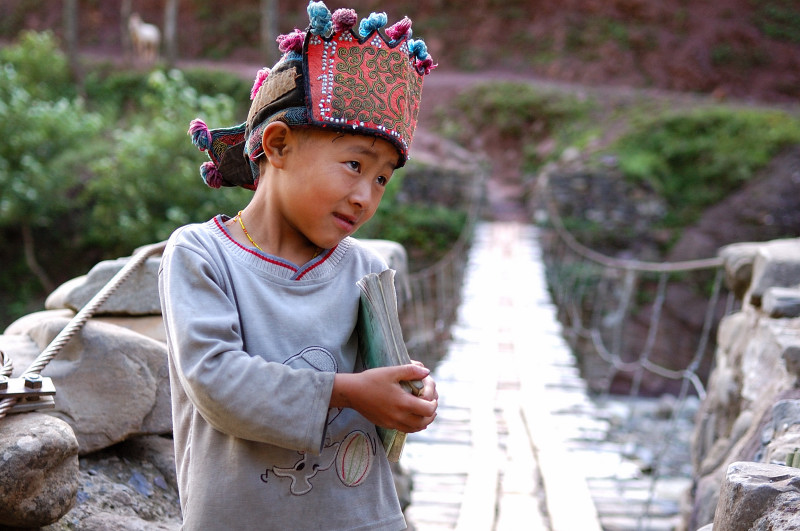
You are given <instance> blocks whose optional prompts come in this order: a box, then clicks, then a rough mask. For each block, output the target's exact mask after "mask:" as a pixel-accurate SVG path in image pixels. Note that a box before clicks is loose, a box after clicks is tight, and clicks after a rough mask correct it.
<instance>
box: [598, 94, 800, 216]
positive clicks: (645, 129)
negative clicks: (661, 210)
mask: <svg viewBox="0 0 800 531" xmlns="http://www.w3.org/2000/svg"><path fill="white" fill-rule="evenodd" d="M799 142H800V119H798V118H797V117H795V116H792V115H789V114H786V113H783V112H778V111H756V110H749V109H746V110H740V109H729V108H721V107H715V108H709V109H699V110H694V111H688V112H676V113H667V114H664V115H661V116H658V117H656V118H654V119H651V120H645V121H642V122H641V123H639V124H638V125H636V126H635V127H634V128H633V129H632V130H631V131H629V132H628V133H627V134H625V135H624V136H623V137H621V138H620V139H619V140H618V141H617V142H616V144H615V145H614V146H613V147H612V148H611V149H610V151H612V152H614V153H616V155H617V157H618V159H619V167H620V169H621V170H622V172H623V173H624V174H625V175H626V176H627V177H628V178H630V179H633V180H635V181H645V182H646V183H648V184H649V185H650V186H651V187H652V188H653V189H655V190H656V191H657V192H658V193H659V194H660V195H661V196H662V197H663V198H665V199H666V201H667V204H668V206H669V210H670V214H669V216H668V219H667V220H666V222H667V224H669V225H672V226H685V225H687V224H689V223H691V222H693V221H694V220H695V219H696V218H697V217H698V216H699V214H700V213H701V212H702V210H703V209H704V208H706V207H708V206H710V205H713V204H715V203H716V202H718V201H719V200H721V199H723V198H724V197H725V196H727V195H728V194H730V193H731V192H733V191H735V190H736V189H737V188H738V187H740V186H741V185H742V184H744V183H745V182H747V181H748V180H749V179H750V178H751V177H752V176H753V175H754V174H755V172H756V171H757V170H758V169H760V168H761V167H763V166H765V165H766V164H767V163H768V162H769V161H770V159H772V157H773V156H775V155H776V154H777V153H778V151H779V150H780V149H782V148H783V147H785V146H787V145H789V144H794V143H799Z"/></svg>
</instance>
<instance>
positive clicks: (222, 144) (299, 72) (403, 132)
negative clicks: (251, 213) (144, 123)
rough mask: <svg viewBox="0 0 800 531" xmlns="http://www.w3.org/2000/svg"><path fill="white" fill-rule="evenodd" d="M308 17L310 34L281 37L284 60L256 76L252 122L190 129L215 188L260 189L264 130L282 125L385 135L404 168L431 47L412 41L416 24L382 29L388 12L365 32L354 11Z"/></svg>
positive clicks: (317, 8)
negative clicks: (278, 122) (205, 154)
mask: <svg viewBox="0 0 800 531" xmlns="http://www.w3.org/2000/svg"><path fill="white" fill-rule="evenodd" d="M308 14H309V26H308V28H307V30H306V31H300V30H295V31H294V32H292V33H290V34H288V35H281V36H280V37H278V43H279V48H280V50H281V52H283V54H284V55H283V57H282V58H281V60H280V61H278V63H277V64H276V65H275V67H274V68H272V69H271V70H270V69H268V68H262V69H261V70H259V72H258V74H257V75H256V80H255V83H254V85H253V89H252V91H251V99H252V104H251V106H250V111H249V113H248V116H247V121H246V122H245V123H243V124H241V125H238V126H235V127H231V128H225V129H213V130H209V129H208V127H207V126H206V125H205V123H204V122H202V120H199V119H195V120H193V121H192V123H191V124H190V128H189V134H190V135H191V136H192V142H193V143H194V144H195V145H196V146H197V147H198V148H199V149H200V150H203V151H207V152H208V155H209V158H210V159H211V160H210V162H206V163H205V164H203V165H202V166H201V169H200V173H201V175H202V177H203V180H204V181H205V182H206V184H208V185H209V186H211V187H212V188H219V187H220V186H243V187H245V188H249V189H255V188H256V186H257V185H258V163H257V160H258V158H259V157H260V156H261V155H262V154H263V147H262V146H261V138H262V134H263V130H264V128H265V127H266V125H268V124H269V123H271V122H274V121H276V120H281V121H283V122H285V123H287V124H289V125H302V126H312V127H319V128H326V129H329V130H334V131H341V132H348V133H356V134H367V135H374V136H378V137H380V138H384V139H385V140H387V141H389V142H390V143H391V144H392V145H394V146H395V148H396V149H397V151H398V153H399V155H400V158H399V162H398V166H402V165H404V164H405V162H406V160H407V159H408V152H409V149H410V147H411V141H412V137H413V135H414V130H415V128H416V124H417V116H418V114H419V102H420V98H421V95H422V85H423V77H424V76H425V75H427V74H429V73H430V71H431V70H433V69H434V68H435V67H436V65H435V64H434V63H433V60H432V58H431V57H430V55H429V54H428V52H427V48H426V46H425V43H424V42H423V41H422V40H415V39H412V38H411V36H412V32H411V20H409V19H408V18H407V17H405V18H403V19H402V20H401V21H399V22H397V23H396V24H394V25H392V26H390V27H388V28H386V30H385V32H381V31H379V30H380V29H381V28H383V27H384V26H385V25H386V23H387V17H386V14H385V13H372V14H371V15H370V16H369V17H368V18H365V19H362V20H361V23H360V24H359V26H358V29H357V30H356V29H354V26H355V23H356V21H357V20H358V17H357V15H356V12H355V11H354V10H352V9H338V10H337V11H335V12H334V13H333V14H331V12H330V11H329V10H328V8H327V7H326V6H325V4H324V3H323V2H314V1H312V2H310V3H309V5H308Z"/></svg>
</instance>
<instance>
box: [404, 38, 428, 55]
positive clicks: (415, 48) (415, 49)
mask: <svg viewBox="0 0 800 531" xmlns="http://www.w3.org/2000/svg"><path fill="white" fill-rule="evenodd" d="M408 52H409V53H410V54H411V55H414V56H416V57H417V58H418V59H420V60H425V59H427V58H428V47H427V46H426V45H425V41H423V40H422V39H409V40H408Z"/></svg>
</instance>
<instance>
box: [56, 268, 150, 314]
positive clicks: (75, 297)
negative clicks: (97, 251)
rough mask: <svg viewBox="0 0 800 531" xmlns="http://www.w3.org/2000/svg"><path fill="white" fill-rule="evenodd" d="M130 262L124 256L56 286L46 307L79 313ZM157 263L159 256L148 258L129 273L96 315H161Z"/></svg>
mask: <svg viewBox="0 0 800 531" xmlns="http://www.w3.org/2000/svg"><path fill="white" fill-rule="evenodd" d="M129 260H130V258H129V257H125V258H117V259H116V260H105V261H103V262H100V263H98V264H97V265H95V266H94V267H93V268H92V269H91V270H90V271H89V273H88V274H87V275H84V276H81V277H77V278H74V279H72V280H69V281H67V282H65V283H64V284H62V285H61V286H60V287H58V288H57V289H56V290H55V291H54V292H53V293H51V294H50V296H49V297H47V300H46V301H45V308H47V309H48V310H54V309H60V308H69V309H71V310H74V311H78V310H80V309H81V308H83V306H84V305H86V303H87V302H89V301H90V300H91V299H92V297H94V296H95V295H96V294H97V293H98V292H99V291H100V290H101V289H103V287H105V285H106V284H107V283H108V281H109V280H111V278H112V277H113V276H114V275H116V274H117V272H118V271H119V270H120V269H122V268H123V267H124V266H125V264H126V263H127V262H128V261H129ZM160 264H161V257H160V256H157V257H153V258H148V259H147V260H146V261H145V262H144V264H143V265H141V266H140V267H138V268H136V269H135V270H134V271H133V272H131V274H130V276H129V277H128V278H127V279H125V281H124V282H122V283H121V284H120V285H119V287H118V288H117V289H116V290H115V291H114V293H112V294H111V296H110V297H109V298H108V299H107V300H106V301H105V302H104V303H103V304H102V306H100V308H99V309H98V311H97V312H95V314H96V315H159V314H160V313H161V304H160V302H159V299H158V267H159V265H160Z"/></svg>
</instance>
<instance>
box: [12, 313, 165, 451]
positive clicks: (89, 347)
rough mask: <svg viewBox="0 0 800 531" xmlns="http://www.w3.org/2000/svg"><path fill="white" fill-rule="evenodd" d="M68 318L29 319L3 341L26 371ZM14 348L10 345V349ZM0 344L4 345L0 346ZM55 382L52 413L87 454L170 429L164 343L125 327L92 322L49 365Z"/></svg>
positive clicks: (19, 369)
mask: <svg viewBox="0 0 800 531" xmlns="http://www.w3.org/2000/svg"><path fill="white" fill-rule="evenodd" d="M68 323H69V319H68V318H66V317H62V316H57V315H56V316H52V317H50V318H42V319H30V320H28V324H29V325H30V326H29V327H28V328H26V327H23V326H15V327H14V330H15V331H16V332H18V334H17V335H13V336H9V335H4V336H0V345H3V344H4V343H5V344H7V345H9V346H11V347H13V350H9V351H8V352H7V354H9V355H10V356H11V358H12V359H13V360H14V365H15V373H16V374H17V375H18V374H21V373H22V371H23V370H24V369H25V368H26V367H28V366H29V365H30V363H31V362H32V361H33V359H34V358H35V357H36V356H37V355H38V354H39V353H40V352H42V351H43V350H44V349H45V348H46V347H47V346H48V345H49V344H50V342H51V341H52V340H53V338H54V337H55V336H56V335H57V334H58V333H59V332H60V331H61V330H62V329H63V328H64V327H65V326H66V325H67V324H68ZM9 346H7V347H6V349H7V350H8V349H9ZM0 348H2V346H0ZM42 376H49V377H50V378H52V380H53V383H54V384H55V386H56V397H55V402H56V406H55V409H54V410H51V414H53V415H55V416H58V417H59V418H62V419H64V420H65V421H67V422H68V423H69V424H70V425H71V426H72V429H73V430H74V431H75V435H76V437H77V439H78V442H79V444H80V453H81V454H86V453H88V452H92V451H95V450H99V449H101V448H105V447H107V446H110V445H112V444H115V443H117V442H120V441H123V440H125V439H126V438H128V437H130V436H132V435H140V434H163V433H169V432H171V431H172V419H171V412H170V393H169V381H168V376H169V373H168V368H167V350H166V346H165V345H164V344H163V343H161V342H159V341H156V340H154V339H151V338H149V337H146V336H144V335H142V334H139V333H137V332H133V331H131V330H129V329H127V328H123V327H120V326H116V325H113V324H109V323H104V322H99V321H95V320H90V321H89V322H87V323H86V325H85V326H84V327H83V328H82V329H81V330H80V331H79V332H78V333H77V334H76V335H75V336H74V337H73V338H72V339H71V340H70V341H69V342H68V343H66V345H65V346H64V347H63V348H62V349H61V351H60V352H59V353H58V354H57V355H56V357H55V358H54V359H53V360H52V361H51V362H50V363H49V364H48V365H47V366H46V367H45V368H44V370H43V371H42Z"/></svg>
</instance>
